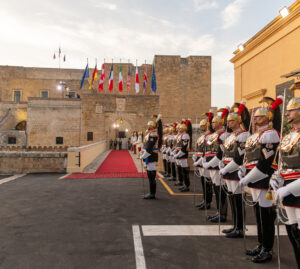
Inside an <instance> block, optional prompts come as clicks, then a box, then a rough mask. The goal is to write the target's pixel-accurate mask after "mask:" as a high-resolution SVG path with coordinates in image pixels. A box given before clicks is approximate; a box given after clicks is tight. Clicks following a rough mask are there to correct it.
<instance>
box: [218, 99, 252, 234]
mask: <svg viewBox="0 0 300 269" xmlns="http://www.w3.org/2000/svg"><path fill="white" fill-rule="evenodd" d="M249 124H250V115H249V112H248V109H247V108H246V107H245V104H244V103H241V104H240V103H235V104H234V105H233V106H232V108H231V110H230V113H229V115H228V117H227V126H228V128H229V129H230V130H231V131H232V132H231V134H230V136H228V137H227V138H226V139H225V142H224V159H223V163H224V168H222V169H221V170H220V175H221V177H223V179H224V181H225V183H226V186H227V190H228V191H227V197H228V200H229V204H230V207H231V212H232V219H233V227H232V228H230V229H225V230H223V231H222V232H223V233H225V234H226V237H227V238H241V237H244V233H243V228H244V216H243V202H242V189H241V187H240V185H239V181H240V179H239V176H238V171H239V167H240V165H242V164H243V160H244V154H245V143H246V140H247V138H248V136H249V133H248V132H247V131H248V130H249ZM246 130H247V131H246Z"/></svg>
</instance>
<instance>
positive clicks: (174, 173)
mask: <svg viewBox="0 0 300 269" xmlns="http://www.w3.org/2000/svg"><path fill="white" fill-rule="evenodd" d="M171 172H172V181H176V167H175V163H174V162H173V163H171Z"/></svg>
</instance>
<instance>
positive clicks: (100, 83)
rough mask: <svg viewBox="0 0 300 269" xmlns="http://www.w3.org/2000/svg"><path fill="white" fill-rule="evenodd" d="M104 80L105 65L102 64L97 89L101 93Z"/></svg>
mask: <svg viewBox="0 0 300 269" xmlns="http://www.w3.org/2000/svg"><path fill="white" fill-rule="evenodd" d="M104 79H105V63H104V64H103V67H102V72H101V77H100V82H99V87H98V90H99V91H103V82H104Z"/></svg>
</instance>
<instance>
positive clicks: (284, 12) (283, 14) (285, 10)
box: [279, 6, 290, 18]
mask: <svg viewBox="0 0 300 269" xmlns="http://www.w3.org/2000/svg"><path fill="white" fill-rule="evenodd" d="M279 13H280V15H281V17H282V18H285V17H286V16H287V15H289V14H290V11H289V9H288V8H287V7H286V6H284V7H283V8H281V9H280V10H279Z"/></svg>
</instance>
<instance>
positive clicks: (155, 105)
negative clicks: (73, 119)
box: [81, 93, 159, 145]
mask: <svg viewBox="0 0 300 269" xmlns="http://www.w3.org/2000/svg"><path fill="white" fill-rule="evenodd" d="M158 109H159V97H158V96H155V95H131V94H128V95H124V96H120V95H118V94H105V95H101V96H99V95H96V96H95V95H93V94H92V93H86V94H83V95H82V135H81V144H82V145H85V144H88V143H94V141H100V140H107V141H109V140H110V139H111V138H112V139H114V138H115V132H117V131H124V130H125V129H127V130H128V136H130V135H129V134H131V133H132V131H139V130H145V129H146V124H147V122H148V121H149V120H150V119H151V116H152V115H153V114H157V113H158ZM121 119H122V120H123V123H120V120H121ZM114 123H116V124H119V128H118V129H117V130H116V129H114V128H113V124H114ZM87 132H93V136H94V139H93V141H87Z"/></svg>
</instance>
